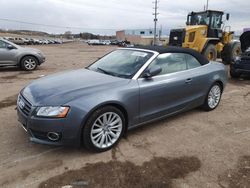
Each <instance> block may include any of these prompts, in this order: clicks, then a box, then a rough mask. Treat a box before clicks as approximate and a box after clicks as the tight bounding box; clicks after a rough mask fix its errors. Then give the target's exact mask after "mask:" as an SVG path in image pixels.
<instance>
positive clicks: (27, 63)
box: [20, 56, 38, 71]
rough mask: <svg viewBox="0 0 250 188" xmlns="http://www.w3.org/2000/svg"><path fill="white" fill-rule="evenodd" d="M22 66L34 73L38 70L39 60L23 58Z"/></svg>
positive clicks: (31, 57)
mask: <svg viewBox="0 0 250 188" xmlns="http://www.w3.org/2000/svg"><path fill="white" fill-rule="evenodd" d="M20 65H21V68H22V69H23V70H25V71H33V70H35V69H36V68H37V65H38V60H37V59H36V58H35V57H33V56H25V57H24V58H22V60H21V64H20Z"/></svg>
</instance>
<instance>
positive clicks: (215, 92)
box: [202, 83, 222, 111]
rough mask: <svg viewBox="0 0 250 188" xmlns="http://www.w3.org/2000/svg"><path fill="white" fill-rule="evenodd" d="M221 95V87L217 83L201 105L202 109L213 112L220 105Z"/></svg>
mask: <svg viewBox="0 0 250 188" xmlns="http://www.w3.org/2000/svg"><path fill="white" fill-rule="evenodd" d="M221 95H222V87H221V85H220V84H219V83H214V84H213V85H212V86H211V87H210V89H209V91H208V93H207V96H206V99H205V101H204V103H203V105H202V108H203V109H204V110H205V111H211V110H214V109H215V108H217V106H218V105H219V103H220V99H221Z"/></svg>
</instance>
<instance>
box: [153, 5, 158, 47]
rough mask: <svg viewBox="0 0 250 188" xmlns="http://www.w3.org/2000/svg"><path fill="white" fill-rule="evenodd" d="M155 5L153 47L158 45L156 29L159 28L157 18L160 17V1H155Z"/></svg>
mask: <svg viewBox="0 0 250 188" xmlns="http://www.w3.org/2000/svg"><path fill="white" fill-rule="evenodd" d="M153 3H154V4H155V6H154V13H153V15H154V41H153V45H154V46H155V45H156V35H157V34H156V27H157V21H158V18H157V16H158V14H159V13H158V8H159V7H158V3H159V0H155V1H154V2H153Z"/></svg>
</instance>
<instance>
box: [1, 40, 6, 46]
mask: <svg viewBox="0 0 250 188" xmlns="http://www.w3.org/2000/svg"><path fill="white" fill-rule="evenodd" d="M6 47H7V44H6V43H5V42H3V41H1V40H0V48H6Z"/></svg>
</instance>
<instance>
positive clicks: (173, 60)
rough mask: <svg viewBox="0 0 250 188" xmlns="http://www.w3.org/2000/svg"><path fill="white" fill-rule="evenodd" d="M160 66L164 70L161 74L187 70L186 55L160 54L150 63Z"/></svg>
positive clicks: (151, 65)
mask: <svg viewBox="0 0 250 188" xmlns="http://www.w3.org/2000/svg"><path fill="white" fill-rule="evenodd" d="M155 65H157V66H160V67H161V68H162V71H161V72H160V74H159V75H164V74H170V73H175V72H180V71H184V70H187V63H186V57H185V54H184V53H165V54H160V55H159V56H158V57H157V58H156V59H155V60H154V61H153V62H152V63H151V64H150V65H149V67H153V66H155Z"/></svg>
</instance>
